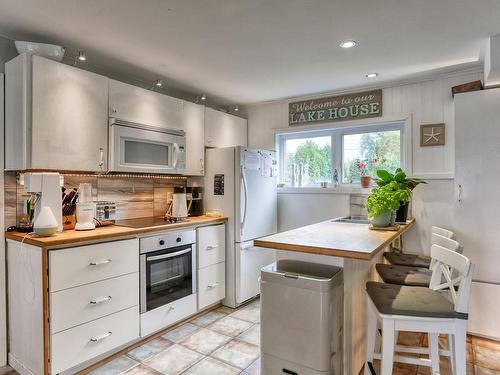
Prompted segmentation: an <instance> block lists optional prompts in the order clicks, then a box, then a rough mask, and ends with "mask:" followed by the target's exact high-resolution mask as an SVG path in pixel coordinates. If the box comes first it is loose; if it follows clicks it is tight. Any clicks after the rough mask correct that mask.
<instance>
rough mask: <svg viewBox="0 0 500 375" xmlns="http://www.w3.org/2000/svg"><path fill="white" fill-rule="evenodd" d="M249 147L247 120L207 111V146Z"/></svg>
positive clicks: (213, 110) (211, 110) (212, 110)
mask: <svg viewBox="0 0 500 375" xmlns="http://www.w3.org/2000/svg"><path fill="white" fill-rule="evenodd" d="M246 145H247V120H245V119H243V118H241V117H237V116H233V115H230V114H228V113H224V112H220V111H216V110H215V109H212V108H206V109H205V146H207V147H231V146H246Z"/></svg>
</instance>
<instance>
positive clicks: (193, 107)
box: [184, 102, 205, 176]
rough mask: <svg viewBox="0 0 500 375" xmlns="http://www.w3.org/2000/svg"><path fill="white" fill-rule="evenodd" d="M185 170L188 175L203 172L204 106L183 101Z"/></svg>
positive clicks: (201, 174) (197, 174) (200, 174)
mask: <svg viewBox="0 0 500 375" xmlns="http://www.w3.org/2000/svg"><path fill="white" fill-rule="evenodd" d="M184 130H185V131H186V171H185V174H187V175H189V176H203V175H204V174H205V107H204V106H202V105H199V104H195V103H189V102H184Z"/></svg>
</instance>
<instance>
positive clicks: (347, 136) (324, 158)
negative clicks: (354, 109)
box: [277, 123, 404, 187]
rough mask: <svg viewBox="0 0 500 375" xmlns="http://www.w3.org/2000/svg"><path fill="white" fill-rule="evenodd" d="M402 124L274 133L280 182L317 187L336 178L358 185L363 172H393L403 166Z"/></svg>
mask: <svg viewBox="0 0 500 375" xmlns="http://www.w3.org/2000/svg"><path fill="white" fill-rule="evenodd" d="M403 129H404V123H391V124H384V125H370V126H363V127H356V128H337V129H327V130H319V131H301V132H294V133H282V134H279V135H278V136H277V141H278V150H279V157H280V182H281V183H282V184H284V185H285V186H304V187H306V186H319V185H320V183H321V182H329V183H331V182H333V181H334V174H335V172H336V173H337V176H338V181H339V182H341V183H344V184H358V183H359V180H360V176H361V174H362V173H365V174H366V175H368V176H372V177H375V176H376V170H377V169H387V170H389V171H391V172H392V171H394V170H395V169H396V168H398V167H400V166H401V165H402V160H403V153H402V144H403Z"/></svg>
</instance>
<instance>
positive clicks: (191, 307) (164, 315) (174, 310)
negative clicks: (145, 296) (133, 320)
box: [141, 294, 198, 337]
mask: <svg viewBox="0 0 500 375" xmlns="http://www.w3.org/2000/svg"><path fill="white" fill-rule="evenodd" d="M197 311H198V310H197V308H196V294H191V295H190V296H187V297H184V298H181V299H179V300H177V301H174V302H172V303H169V304H167V305H164V306H162V307H158V308H156V309H154V310H151V311H148V312H146V313H144V314H141V337H146V336H149V335H150V334H152V333H154V332H157V331H160V330H162V329H164V328H166V327H168V326H170V325H172V324H175V323H177V322H178V321H180V320H182V319H185V318H187V317H188V316H190V315H194V314H196V312H197Z"/></svg>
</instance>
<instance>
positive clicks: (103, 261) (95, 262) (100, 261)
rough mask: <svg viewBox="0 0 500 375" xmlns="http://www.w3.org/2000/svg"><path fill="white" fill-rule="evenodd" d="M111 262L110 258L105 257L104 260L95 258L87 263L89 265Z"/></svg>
mask: <svg viewBox="0 0 500 375" xmlns="http://www.w3.org/2000/svg"><path fill="white" fill-rule="evenodd" d="M108 263H111V259H105V260H97V261H91V262H90V263H89V265H90V266H101V265H103V264H108Z"/></svg>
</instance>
